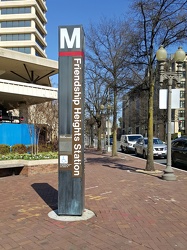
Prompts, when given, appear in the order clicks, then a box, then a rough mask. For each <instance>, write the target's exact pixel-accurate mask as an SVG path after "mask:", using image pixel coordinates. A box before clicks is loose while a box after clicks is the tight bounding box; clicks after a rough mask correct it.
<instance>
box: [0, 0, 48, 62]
mask: <svg viewBox="0 0 187 250" xmlns="http://www.w3.org/2000/svg"><path fill="white" fill-rule="evenodd" d="M46 11H47V7H46V1H45V0H16V1H15V0H0V47H1V48H6V49H11V50H14V51H19V52H23V53H26V54H31V55H36V56H40V57H45V58H46V57H47V56H46V53H45V48H46V46H47V44H46V41H45V37H46V35H47V31H46V28H45V27H46V23H47V19H46Z"/></svg>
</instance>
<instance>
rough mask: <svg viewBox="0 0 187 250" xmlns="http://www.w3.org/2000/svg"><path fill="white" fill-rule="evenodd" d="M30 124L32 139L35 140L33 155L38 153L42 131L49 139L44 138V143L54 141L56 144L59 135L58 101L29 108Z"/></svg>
mask: <svg viewBox="0 0 187 250" xmlns="http://www.w3.org/2000/svg"><path fill="white" fill-rule="evenodd" d="M29 124H31V125H34V129H33V126H30V134H31V138H34V141H33V145H32V153H33V152H34V153H35V154H37V153H38V143H39V138H40V133H41V130H43V131H44V132H45V134H46V136H47V138H42V139H41V140H43V142H44V143H47V142H50V143H52V141H53V142H54V143H57V142H56V138H57V133H58V104H57V101H51V102H45V103H41V104H37V105H33V106H31V107H30V108H29Z"/></svg>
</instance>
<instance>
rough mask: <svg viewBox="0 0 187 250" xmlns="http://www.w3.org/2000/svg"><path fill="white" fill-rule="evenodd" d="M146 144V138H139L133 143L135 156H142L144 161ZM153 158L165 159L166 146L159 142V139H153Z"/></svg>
mask: <svg viewBox="0 0 187 250" xmlns="http://www.w3.org/2000/svg"><path fill="white" fill-rule="evenodd" d="M147 144H148V138H140V139H138V140H137V142H136V143H135V145H134V147H135V154H136V155H137V156H138V155H141V156H143V158H144V159H145V158H146V157H147ZM153 156H156V157H160V158H161V157H164V158H166V157H167V146H166V144H165V143H164V142H163V141H161V140H160V139H159V138H156V137H154V138H153Z"/></svg>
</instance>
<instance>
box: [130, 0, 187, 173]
mask: <svg viewBox="0 0 187 250" xmlns="http://www.w3.org/2000/svg"><path fill="white" fill-rule="evenodd" d="M131 13H132V17H131V19H130V20H129V24H130V25H131V33H130V36H129V53H131V63H132V64H133V65H142V66H143V67H142V69H141V73H142V70H143V68H144V72H145V77H144V81H145V82H147V86H148V88H149V104H148V106H149V108H148V158H147V164H146V170H154V162H153V102H154V85H155V73H156V72H155V53H156V50H157V49H158V48H159V46H160V45H163V46H164V47H167V46H169V45H173V44H178V43H179V42H180V43H183V42H184V41H185V39H186V37H187V25H186V23H187V1H186V0H134V1H133V3H132V12H131Z"/></svg>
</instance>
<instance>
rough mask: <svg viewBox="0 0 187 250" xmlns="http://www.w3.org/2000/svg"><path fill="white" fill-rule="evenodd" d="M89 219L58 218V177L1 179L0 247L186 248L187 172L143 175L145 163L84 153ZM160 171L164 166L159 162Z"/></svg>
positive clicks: (75, 249) (73, 249)
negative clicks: (53, 215)
mask: <svg viewBox="0 0 187 250" xmlns="http://www.w3.org/2000/svg"><path fill="white" fill-rule="evenodd" d="M85 157H86V163H85V172H86V185H85V207H86V208H87V209H89V210H92V211H93V212H94V213H95V215H96V216H95V217H93V218H91V219H89V220H87V221H76V222H59V221H55V220H52V219H50V218H49V217H48V213H49V212H50V211H52V210H55V209H57V199H58V197H57V186H58V183H57V181H58V176H57V174H55V173H51V174H38V175H35V176H30V177H23V176H11V177H4V178H0V197H1V199H0V215H1V220H0V232H1V233H0V249H27V250H31V249H32V250H33V249H34V250H37V249H38V250H41V249H46V250H48V249H49V250H51V249H53V250H54V249H61V250H83V249H88V250H89V249H95V250H97V249H99V250H100V249H105V250H114V249H115V250H118V249H124V250H128V249H136V250H144V249H145V250H149V249H154V250H172V249H175V250H176V249H187V195H186V190H187V173H186V172H182V171H178V170H175V175H176V176H177V180H176V181H171V182H168V181H163V180H162V179H161V178H160V176H161V173H158V174H156V175H154V174H145V173H142V172H138V171H136V170H137V169H144V168H145V161H144V160H142V159H140V158H135V157H131V156H130V155H125V154H121V153H119V155H118V157H115V158H112V157H110V156H107V155H100V154H97V153H96V152H95V153H94V152H88V151H87V152H86V153H85ZM155 166H156V169H159V170H162V169H163V167H162V166H161V165H155Z"/></svg>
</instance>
